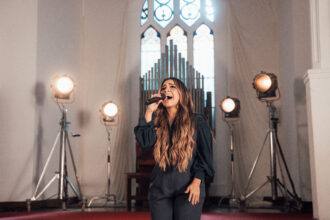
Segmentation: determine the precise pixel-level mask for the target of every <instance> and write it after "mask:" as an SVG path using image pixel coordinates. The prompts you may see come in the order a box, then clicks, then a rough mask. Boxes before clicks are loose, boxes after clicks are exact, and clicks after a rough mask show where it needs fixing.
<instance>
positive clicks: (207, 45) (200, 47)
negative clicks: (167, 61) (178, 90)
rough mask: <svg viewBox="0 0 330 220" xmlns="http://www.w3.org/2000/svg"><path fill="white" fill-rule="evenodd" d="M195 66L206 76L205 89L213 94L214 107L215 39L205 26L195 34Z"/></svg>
mask: <svg viewBox="0 0 330 220" xmlns="http://www.w3.org/2000/svg"><path fill="white" fill-rule="evenodd" d="M194 66H195V68H196V70H198V71H199V72H201V73H202V74H203V75H204V89H205V91H206V92H211V93H212V107H214V39H213V31H212V30H210V28H209V27H208V26H206V25H205V24H202V25H201V26H199V27H198V28H197V30H196V32H195V33H194ZM205 95H206V94H205ZM205 100H206V97H205Z"/></svg>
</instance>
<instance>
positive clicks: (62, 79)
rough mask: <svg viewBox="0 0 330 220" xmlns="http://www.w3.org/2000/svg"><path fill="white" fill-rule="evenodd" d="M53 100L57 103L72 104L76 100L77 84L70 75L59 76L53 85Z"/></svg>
mask: <svg viewBox="0 0 330 220" xmlns="http://www.w3.org/2000/svg"><path fill="white" fill-rule="evenodd" d="M51 88H52V100H53V101H54V102H56V103H63V104H70V103H73V102H74V100H75V93H74V88H75V82H74V80H73V79H72V78H71V77H70V76H68V75H59V76H56V77H55V78H54V80H53V81H52V84H51Z"/></svg>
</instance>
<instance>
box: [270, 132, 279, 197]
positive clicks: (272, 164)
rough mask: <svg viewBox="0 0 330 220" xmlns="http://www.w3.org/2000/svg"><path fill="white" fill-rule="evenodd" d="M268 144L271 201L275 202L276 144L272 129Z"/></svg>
mask: <svg viewBox="0 0 330 220" xmlns="http://www.w3.org/2000/svg"><path fill="white" fill-rule="evenodd" d="M269 142H270V181H271V182H270V183H271V189H272V199H273V201H275V200H276V199H277V197H278V193H277V181H276V180H277V166H276V143H275V137H274V129H271V130H270V133H269Z"/></svg>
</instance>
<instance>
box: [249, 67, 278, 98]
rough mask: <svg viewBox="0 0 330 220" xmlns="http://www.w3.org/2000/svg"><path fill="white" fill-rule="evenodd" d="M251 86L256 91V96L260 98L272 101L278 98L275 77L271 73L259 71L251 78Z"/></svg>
mask: <svg viewBox="0 0 330 220" xmlns="http://www.w3.org/2000/svg"><path fill="white" fill-rule="evenodd" d="M252 85H253V88H254V89H255V90H256V92H257V97H258V99H260V100H265V101H274V100H277V99H279V92H278V94H277V91H278V84H277V77H276V75H275V74H273V73H266V72H263V71H261V73H259V74H257V75H256V76H255V77H254V79H253V83H252Z"/></svg>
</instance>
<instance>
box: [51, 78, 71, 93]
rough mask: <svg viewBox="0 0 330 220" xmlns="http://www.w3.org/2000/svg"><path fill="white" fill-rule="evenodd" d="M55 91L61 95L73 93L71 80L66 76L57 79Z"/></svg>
mask: <svg viewBox="0 0 330 220" xmlns="http://www.w3.org/2000/svg"><path fill="white" fill-rule="evenodd" d="M55 87H56V90H57V91H58V92H60V93H62V94H69V93H71V92H72V91H73V87H74V83H73V80H72V79H71V78H70V77H68V76H62V77H60V78H59V79H57V81H56V84H55Z"/></svg>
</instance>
